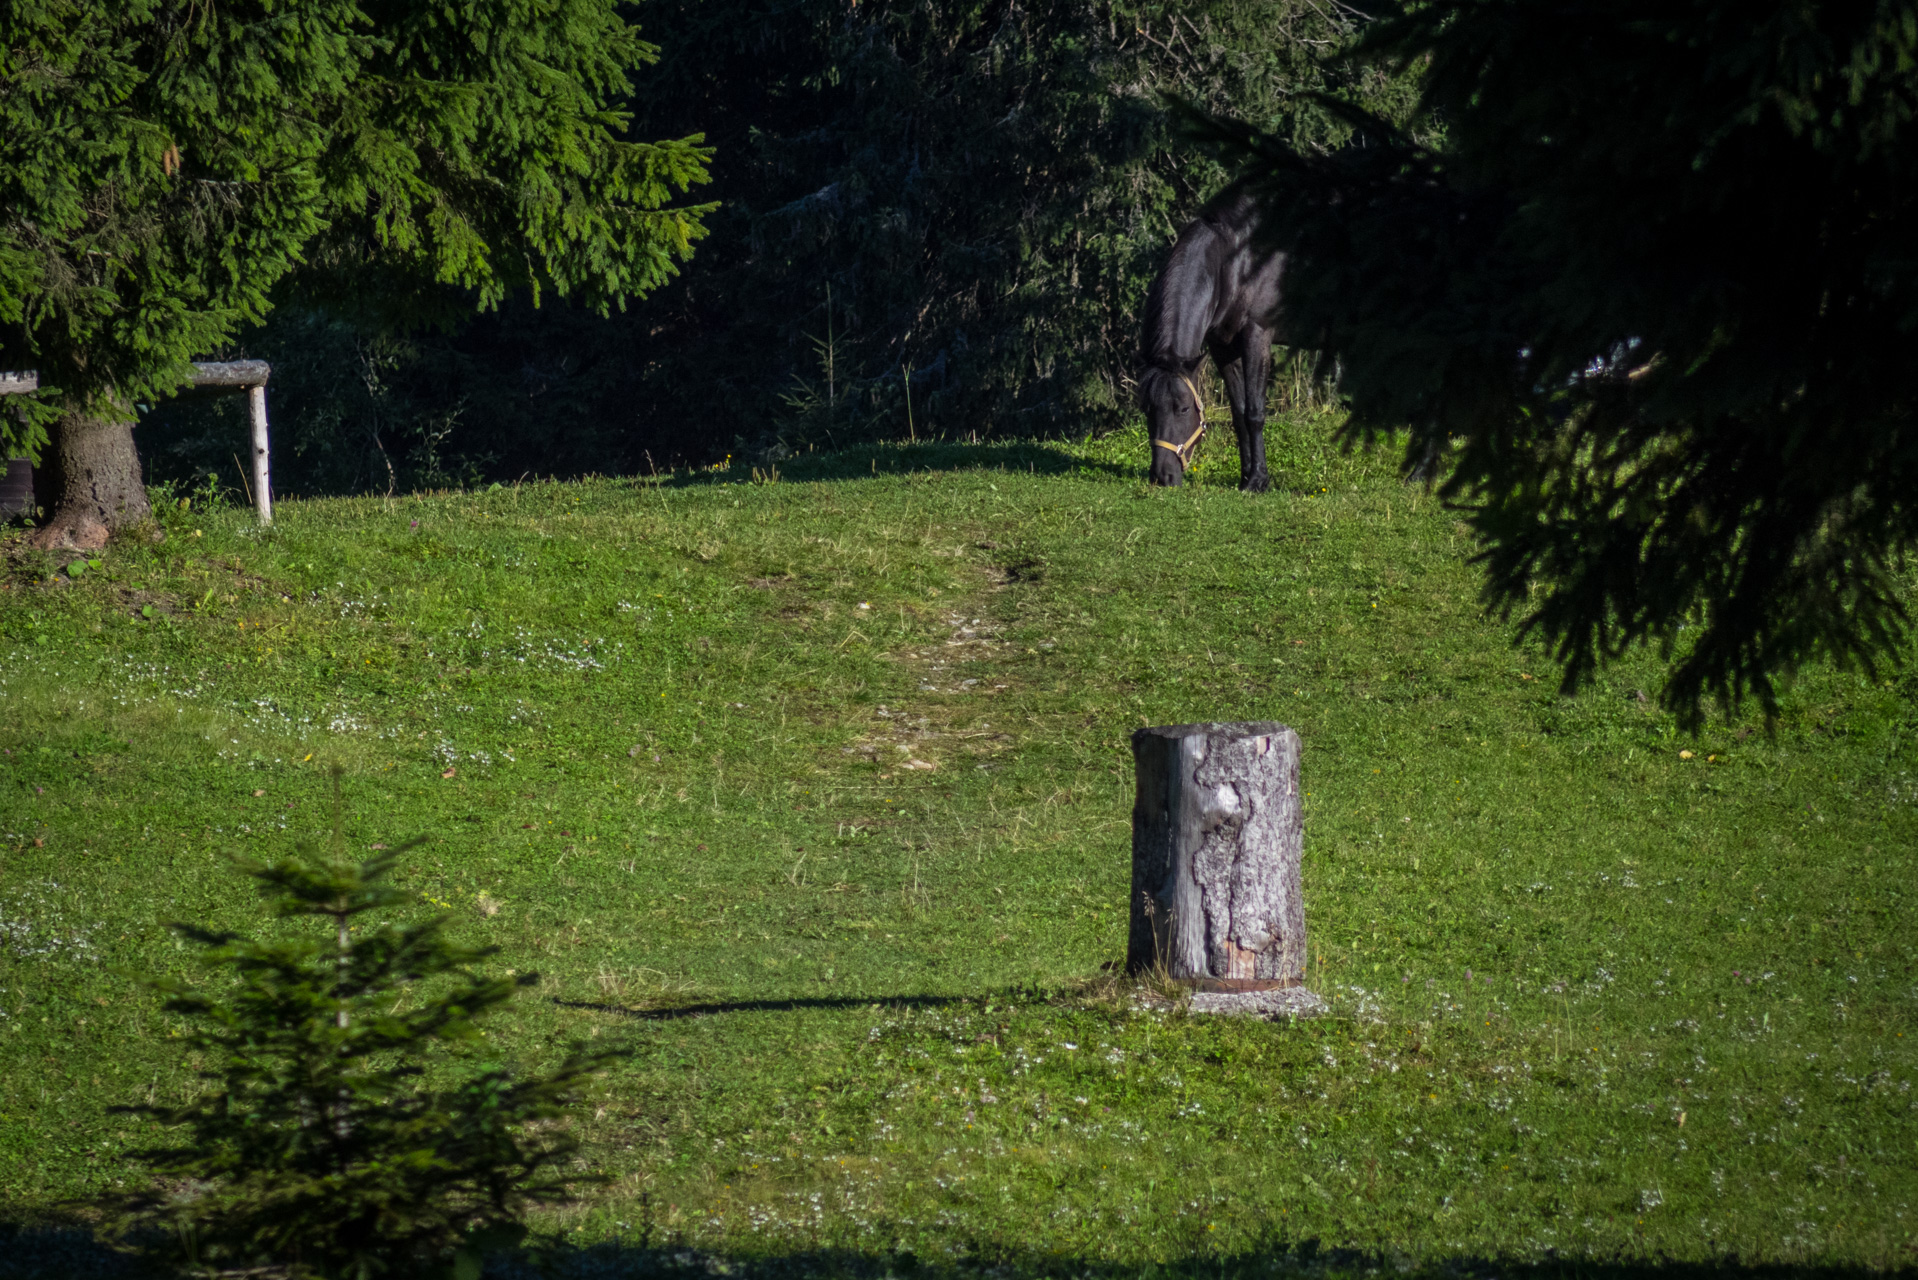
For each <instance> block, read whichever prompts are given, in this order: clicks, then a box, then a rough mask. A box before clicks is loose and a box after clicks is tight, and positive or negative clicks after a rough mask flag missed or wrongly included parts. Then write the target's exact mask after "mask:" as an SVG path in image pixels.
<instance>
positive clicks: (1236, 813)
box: [1126, 721, 1305, 990]
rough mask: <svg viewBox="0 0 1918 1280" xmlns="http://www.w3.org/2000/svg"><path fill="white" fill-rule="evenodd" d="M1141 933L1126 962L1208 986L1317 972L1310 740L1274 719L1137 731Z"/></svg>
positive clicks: (1276, 983)
mask: <svg viewBox="0 0 1918 1280" xmlns="http://www.w3.org/2000/svg"><path fill="white" fill-rule="evenodd" d="M1132 755H1133V762H1134V765H1135V767H1136V769H1137V774H1138V792H1137V799H1136V801H1135V802H1134V805H1133V809H1132V929H1131V937H1130V939H1129V942H1128V945H1127V948H1126V969H1127V971H1128V972H1131V973H1145V972H1149V971H1152V970H1155V969H1162V970H1163V971H1164V973H1165V974H1166V975H1167V976H1169V977H1172V978H1175V979H1179V980H1181V981H1184V982H1189V983H1191V984H1193V985H1194V986H1197V987H1199V988H1200V989H1202V990H1257V989H1260V988H1265V987H1281V986H1295V985H1297V984H1298V983H1299V982H1301V981H1303V979H1304V977H1305V903H1304V900H1303V898H1302V896H1301V892H1300V887H1299V861H1300V857H1301V855H1302V853H1303V845H1304V826H1303V815H1302V812H1301V808H1300V796H1299V736H1298V735H1297V734H1296V733H1294V732H1293V731H1292V730H1291V729H1289V728H1287V727H1286V726H1285V725H1282V724H1276V723H1273V722H1270V721H1251V722H1240V723H1235V724H1181V725H1167V726H1162V727H1159V728H1152V729H1140V730H1138V731H1137V732H1136V733H1134V734H1133V735H1132Z"/></svg>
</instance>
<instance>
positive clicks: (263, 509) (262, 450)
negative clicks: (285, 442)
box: [246, 382, 273, 525]
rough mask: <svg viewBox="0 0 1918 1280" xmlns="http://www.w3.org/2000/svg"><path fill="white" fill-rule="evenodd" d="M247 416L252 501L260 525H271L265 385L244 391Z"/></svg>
mask: <svg viewBox="0 0 1918 1280" xmlns="http://www.w3.org/2000/svg"><path fill="white" fill-rule="evenodd" d="M246 407H247V412H248V416H249V417H251V418H252V419H253V501H254V504H255V505H256V506H257V507H258V508H259V511H260V523H261V524H263V525H266V524H272V523H273V497H272V479H271V475H272V473H271V470H270V468H269V467H268V466H267V452H266V384H265V383H264V382H256V383H254V384H253V385H252V386H250V387H248V388H247V389H246Z"/></svg>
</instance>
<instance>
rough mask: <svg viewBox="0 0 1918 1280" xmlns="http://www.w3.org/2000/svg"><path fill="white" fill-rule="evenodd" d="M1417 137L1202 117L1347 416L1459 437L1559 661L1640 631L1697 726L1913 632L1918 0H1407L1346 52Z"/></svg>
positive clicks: (1591, 666) (1473, 481)
mask: <svg viewBox="0 0 1918 1280" xmlns="http://www.w3.org/2000/svg"><path fill="white" fill-rule="evenodd" d="M1353 56H1354V57H1355V58H1357V59H1359V60H1369V61H1373V62H1377V63H1380V64H1382V65H1385V66H1388V67H1404V68H1409V69H1411V70H1413V71H1415V72H1416V73H1417V75H1418V76H1419V77H1420V87H1421V92H1422V98H1421V113H1420V116H1421V118H1422V119H1424V120H1426V121H1429V122H1433V123H1435V124H1437V125H1439V126H1442V132H1441V133H1439V134H1438V140H1437V141H1435V142H1432V143H1431V144H1430V145H1424V144H1422V143H1421V141H1420V140H1419V139H1415V138H1412V137H1409V136H1406V135H1405V134H1402V133H1401V132H1399V131H1398V130H1397V129H1395V128H1393V127H1392V125H1391V124H1390V123H1389V122H1386V121H1383V120H1378V119H1375V118H1371V117H1368V116H1367V115H1366V113H1365V112H1363V111H1360V110H1358V109H1356V106H1355V105H1346V106H1343V107H1340V108H1338V109H1340V110H1341V111H1342V112H1343V114H1345V116H1346V117H1347V119H1348V120H1350V121H1352V122H1353V123H1354V125H1355V126H1356V127H1357V129H1358V131H1359V133H1360V134H1361V135H1362V141H1363V145H1355V146H1351V147H1346V148H1343V149H1339V150H1335V151H1332V152H1330V153H1329V154H1328V153H1319V152H1314V151H1312V150H1311V149H1309V148H1302V147H1299V146H1296V145H1293V143H1292V141H1291V140H1288V139H1283V138H1279V137H1275V136H1273V135H1271V134H1270V133H1269V132H1265V133H1261V132H1260V131H1259V130H1258V129H1256V128H1246V127H1233V126H1220V127H1214V128H1213V130H1212V133H1213V135H1214V136H1215V137H1218V136H1224V137H1226V138H1228V139H1230V140H1231V141H1232V142H1233V143H1234V144H1235V146H1236V149H1237V151H1238V153H1239V155H1240V156H1241V157H1244V158H1249V159H1250V161H1251V165H1250V168H1251V170H1252V172H1253V173H1254V175H1255V176H1256V177H1257V179H1258V180H1259V181H1260V183H1261V189H1262V191H1263V193H1264V196H1265V199H1266V201H1267V203H1268V207H1269V210H1270V214H1269V217H1268V219H1267V221H1268V225H1269V226H1271V227H1272V228H1274V230H1275V233H1276V234H1277V235H1278V236H1279V237H1280V239H1281V240H1282V242H1283V244H1284V245H1285V247H1287V248H1289V249H1291V250H1293V251H1294V252H1293V258H1292V262H1291V265H1290V267H1289V268H1288V277H1287V278H1288V282H1289V285H1290V291H1289V302H1290V304H1291V306H1292V307H1293V310H1294V316H1295V318H1296V320H1297V321H1298V323H1299V326H1300V328H1301V330H1302V331H1304V332H1306V333H1310V334H1314V335H1318V337H1319V340H1320V341H1322V342H1323V344H1324V345H1325V347H1326V348H1327V349H1329V350H1330V351H1331V352H1332V353H1333V354H1335V355H1336V356H1337V357H1338V359H1339V360H1340V362H1341V364H1342V366H1343V370H1344V377H1343V382H1342V385H1343V387H1344V389H1345V391H1346V392H1347V393H1348V394H1349V395H1350V397H1351V400H1352V406H1353V409H1354V416H1353V418H1352V430H1353V432H1354V433H1355V435H1359V436H1363V435H1366V434H1368V433H1371V432H1375V431H1380V430H1384V429H1389V428H1394V427H1397V426H1400V425H1404V424H1411V425H1412V426H1413V427H1414V431H1415V437H1416V438H1415V440H1414V444H1413V452H1412V454H1411V455H1409V457H1408V465H1412V464H1415V463H1416V462H1417V460H1418V459H1419V458H1420V457H1422V456H1423V454H1424V450H1425V448H1426V447H1427V445H1428V444H1432V443H1436V442H1437V441H1439V440H1440V439H1443V438H1446V437H1449V438H1452V439H1455V440H1458V441H1460V442H1461V445H1462V447H1461V450H1460V452H1459V453H1458V455H1457V458H1456V465H1455V467H1454V469H1453V470H1452V472H1451V474H1450V477H1449V479H1448V480H1447V482H1446V488H1445V492H1446V494H1447V495H1448V496H1449V497H1451V498H1452V499H1454V500H1456V501H1458V502H1460V503H1461V504H1463V505H1464V506H1466V507H1467V508H1468V509H1469V510H1470V512H1471V515H1472V519H1473V520H1474V521H1475V523H1476V525H1477V530H1478V533H1479V536H1480V538H1481V539H1482V542H1483V545H1484V554H1483V557H1482V563H1483V564H1484V565H1485V567H1486V570H1487V584H1488V593H1487V594H1488V599H1489V600H1490V602H1491V603H1492V604H1493V606H1494V607H1495V608H1496V609H1499V610H1503V611H1508V612H1515V613H1518V614H1521V615H1523V617H1524V619H1525V626H1526V628H1527V629H1528V631H1530V632H1531V633H1532V634H1535V635H1537V636H1539V637H1541V638H1542V639H1544V640H1545V641H1546V642H1547V643H1549V644H1550V645H1551V646H1553V648H1554V649H1555V650H1556V651H1557V653H1558V655H1559V656H1560V658H1561V659H1562V661H1563V663H1564V667H1565V673H1566V684H1567V685H1568V686H1577V685H1579V684H1581V683H1583V682H1585V681H1586V680H1588V679H1589V678H1591V676H1592V675H1593V674H1594V672H1595V671H1596V670H1597V668H1598V667H1599V666H1600V665H1601V664H1602V663H1603V662H1604V661H1605V660H1606V659H1608V658H1610V657H1614V656H1616V655H1619V654H1621V653H1623V652H1624V651H1625V650H1627V649H1629V648H1631V647H1633V646H1635V645H1640V644H1650V645H1653V646H1656V647H1661V648H1663V649H1665V650H1666V651H1667V652H1669V653H1671V654H1672V655H1673V656H1674V658H1675V659H1676V661H1675V662H1674V665H1673V667H1672V674H1671V677H1670V680H1669V682H1668V684H1667V687H1666V690H1665V701H1666V703H1667V705H1668V706H1670V707H1672V708H1673V709H1674V710H1676V711H1677V712H1679V713H1680V714H1681V715H1682V716H1683V717H1685V718H1687V719H1688V720H1689V721H1690V722H1691V723H1693V724H1696V723H1698V721H1699V719H1700V717H1701V716H1702V714H1703V708H1704V706H1705V705H1706V704H1707V703H1708V702H1710V701H1711V700H1713V699H1717V700H1720V701H1722V702H1723V703H1725V704H1729V705H1735V704H1736V703H1737V702H1738V700H1739V699H1740V698H1742V697H1744V696H1747V695H1756V696H1757V698H1758V699H1759V700H1760V702H1761V703H1762V704H1763V705H1764V707H1765V709H1766V710H1767V712H1773V711H1775V710H1776V709H1777V706H1778V703H1777V693H1776V688H1775V682H1776V677H1777V676H1778V675H1779V674H1780V673H1782V672H1787V671H1789V670H1791V669H1792V668H1793V667H1794V666H1796V665H1798V664H1800V663H1802V662H1804V661H1807V660H1809V659H1811V658H1814V657H1825V658H1830V659H1834V660H1836V661H1838V662H1841V663H1851V664H1855V665H1857V666H1860V667H1863V668H1866V669H1871V668H1872V667H1873V666H1874V665H1875V664H1877V663H1879V662H1882V661H1884V660H1886V659H1895V658H1896V656H1897V655H1898V654H1899V652H1900V651H1901V648H1902V646H1903V643H1904V636H1905V634H1906V624H1907V618H1906V611H1905V607H1904V604H1903V598H1904V592H1905V590H1906V588H1905V585H1904V584H1905V579H1904V578H1903V575H1902V571H1901V568H1900V562H1901V558H1902V557H1903V556H1905V555H1906V554H1908V553H1909V552H1910V551H1911V550H1912V549H1913V548H1914V547H1918V501H1915V500H1914V495H1918V394H1914V386H1915V385H1918V384H1914V382H1913V379H1912V369H1913V347H1912V342H1913V336H1914V334H1918V3H1914V2H1913V0H1861V2H1857V3H1848V2H1847V3H1840V2H1837V0H1822V2H1821V0H1811V2H1807V0H1763V2H1757V0H1548V2H1546V3H1540V2H1539V0H1434V2H1433V3H1425V4H1419V5H1413V6H1405V7H1404V8H1403V9H1402V10H1401V11H1399V12H1398V13H1397V14H1396V16H1392V17H1389V18H1388V19H1387V20H1385V21H1382V22H1380V23H1378V24H1376V25H1374V26H1373V27H1371V28H1369V29H1368V30H1367V31H1366V33H1365V34H1364V36H1363V38H1362V40H1361V42H1360V44H1359V47H1358V48H1357V50H1356V52H1355V53H1354V55H1353Z"/></svg>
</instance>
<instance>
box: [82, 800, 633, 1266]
mask: <svg viewBox="0 0 1918 1280" xmlns="http://www.w3.org/2000/svg"><path fill="white" fill-rule="evenodd" d="M338 788H339V782H338V775H337V773H336V774H335V779H334V804H335V821H334V840H333V846H332V848H331V850H329V851H328V852H327V853H326V854H324V855H319V854H316V853H315V852H314V851H312V850H307V851H304V852H303V854H302V855H301V856H295V857H292V858H288V859H285V860H284V861H281V862H278V863H275V864H274V865H272V866H266V865H262V864H259V863H252V862H242V863H241V866H242V868H243V869H244V871H245V872H246V874H247V875H249V876H251V877H252V878H253V880H254V881H255V882H256V883H257V884H258V886H259V888H260V891H261V893H262V894H263V895H264V897H265V898H266V900H267V902H268V903H269V904H270V908H271V910H272V912H273V914H274V915H276V916H277V917H279V918H280V919H281V920H285V921H288V922H290V923H291V924H292V925H293V926H294V927H293V928H292V929H290V930H287V931H286V932H285V933H284V934H283V935H282V936H280V937H277V938H273V939H271V940H261V939H255V938H249V937H246V936H243V935H241V934H237V933H228V932H215V931H213V930H209V929H204V928H200V927H198V926H195V925H190V924H176V925H174V928H175V929H176V930H177V931H178V932H179V933H180V934H181V935H182V936H183V937H185V938H188V939H190V940H192V941H193V942H196V943H198V944H200V945H201V946H203V947H205V948H206V954H205V959H206V960H207V961H208V962H209V963H210V964H211V965H213V966H214V967H216V968H217V969H220V970H222V971H224V972H225V974H226V975H228V976H229V977H230V978H231V979H232V986H231V987H230V988H229V989H225V990H220V989H213V988H205V987H194V986H191V985H189V984H186V983H183V982H178V981H172V980H160V981H156V982H154V983H153V984H152V985H153V986H154V987H156V988H157V989H158V990H160V991H162V992H164V993H165V994H166V995H167V997H168V999H167V1002H166V1005H165V1008H166V1010H167V1011H168V1012H169V1013H175V1014H181V1015H185V1016H186V1017H187V1018H189V1019H191V1020H192V1021H193V1023H194V1026H193V1029H192V1030H191V1031H190V1032H189V1033H188V1034H187V1035H186V1036H185V1038H184V1039H183V1040H182V1045H183V1047H184V1048H186V1049H187V1050H189V1051H191V1052H195V1053H197V1054H199V1055H202V1057H203V1062H204V1065H203V1068H202V1070H201V1072H200V1074H201V1077H202V1079H203V1080H204V1081H205V1082H206V1088H204V1089H203V1090H201V1091H200V1092H199V1094H198V1095H197V1096H196V1097H195V1098H194V1099H193V1100H191V1101H189V1102H186V1103H184V1104H182V1105H179V1106H137V1107H130V1108H127V1110H129V1111H133V1112H136V1113H141V1114H146V1115H151V1116H154V1117H156V1118H158V1119H159V1120H161V1121H162V1122H163V1123H165V1124H167V1125H170V1126H175V1127H176V1128H177V1129H178V1130H179V1131H180V1132H179V1141H178V1142H177V1143H176V1144H174V1145H170V1146H165V1147H160V1148H156V1149H151V1150H148V1151H145V1152H142V1153H140V1156H141V1158H142V1159H143V1160H144V1161H145V1162H146V1163H147V1164H149V1165H150V1166H151V1167H152V1168H153V1170H154V1172H155V1173H156V1174H158V1175H159V1178H158V1180H157V1183H158V1185H157V1188H156V1189H154V1190H149V1191H145V1192H139V1193H135V1194H133V1195H131V1196H129V1197H127V1198H126V1199H125V1200H123V1201H122V1202H121V1205H120V1207H121V1208H122V1209H123V1210H125V1211H127V1219H126V1220H127V1222H128V1224H129V1225H138V1226H144V1227H147V1228H155V1227H157V1228H161V1229H162V1230H161V1231H160V1232H158V1233H155V1238H164V1241H165V1243H164V1245H163V1246H162V1248H163V1249H164V1251H165V1252H167V1253H169V1254H171V1255H172V1257H171V1259H170V1260H172V1261H176V1262H181V1263H184V1264H186V1265H187V1266H189V1267H191V1268H194V1269H201V1270H207V1271H232V1270H236V1269H240V1270H243V1269H252V1268H269V1269H272V1270H274V1271H277V1272H280V1273H282V1274H288V1275H292V1276H296V1277H298V1276H323V1277H342V1278H351V1280H367V1278H370V1277H374V1276H380V1275H388V1274H393V1273H396V1272H413V1273H420V1272H425V1273H427V1274H450V1275H453V1276H458V1277H461V1278H462V1280H466V1278H468V1277H477V1276H478V1274H479V1258H480V1254H481V1253H482V1252H483V1251H484V1250H485V1249H487V1248H489V1247H493V1246H497V1245H500V1244H506V1243H510V1242H512V1241H514V1240H517V1239H518V1237H519V1236H520V1235H521V1234H522V1233H523V1230H524V1228H523V1226H522V1219H523V1216H524V1214H525V1212H526V1210H527V1209H528V1208H529V1207H531V1206H533V1205H536V1204H540V1203H550V1202H557V1201H561V1200H564V1199H566V1198H568V1195H569V1193H570V1191H571V1189H572V1188H573V1187H575V1186H578V1185H580V1184H582V1183H587V1182H592V1181H595V1180H596V1179H595V1178H594V1177H592V1176H590V1175H582V1174H579V1173H577V1172H574V1171H573V1170H572V1169H571V1168H570V1164H571V1158H572V1155H573V1153H574V1151H575V1150H576V1147H577V1143H576V1142H574V1141H573V1140H572V1139H571V1138H569V1137H567V1136H565V1135H564V1134H563V1133H561V1132H558V1131H556V1130H555V1129H553V1128H552V1127H550V1126H539V1125H536V1124H535V1122H538V1121H544V1120H552V1119H556V1118H558V1117H559V1116H561V1115H562V1114H563V1113H564V1111H565V1108H566V1106H567V1104H568V1102H569V1101H570V1099H571V1097H572V1095H573V1093H574V1091H575V1090H576V1089H577V1088H578V1087H579V1086H580V1085H581V1083H582V1082H583V1081H584V1079H585V1078H586V1077H587V1076H588V1075H589V1074H591V1073H592V1072H593V1071H594V1070H596V1069H597V1067H598V1066H599V1065H600V1063H601V1062H602V1061H603V1055H602V1056H588V1055H582V1054H578V1053H575V1054H574V1055H573V1056H571V1057H569V1058H568V1059H567V1060H566V1061H565V1062H564V1063H563V1064H562V1065H561V1066H560V1067H559V1069H558V1070H556V1071H555V1072H553V1073H552V1074H551V1075H547V1076H540V1077H524V1078H522V1077H519V1076H516V1075H514V1074H513V1073H512V1072H510V1071H508V1070H506V1069H505V1068H503V1067H501V1066H498V1065H492V1066H485V1067H481V1068H479V1069H478V1070H477V1071H474V1070H470V1069H469V1070H467V1071H465V1072H461V1071H460V1070H459V1069H458V1067H457V1065H456V1064H455V1063H454V1062H452V1061H449V1059H451V1058H452V1057H453V1056H454V1055H455V1053H457V1051H458V1050H460V1049H466V1048H470V1047H473V1046H476V1045H477V1044H478V1043H479V1042H480V1041H481V1040H482V1038H483V1036H484V1033H483V1032H482V1031H481V1030H480V1028H479V1025H478V1022H479V1019H480V1017H481V1016H482V1015H483V1014H485V1013H486V1012H487V1011H489V1010H491V1009H494V1008H496V1007H498V1006H500V1005H502V1004H504V1003H506V1002H507V1001H508V1000H509V999H511V997H512V995H513V991H514V988H515V987H517V986H526V985H531V984H532V983H533V982H536V981H537V975H533V974H527V975H522V976H521V977H520V978H519V979H518V980H517V981H514V980H510V979H501V978H490V977H485V976H482V975H481V974H480V973H479V972H478V971H477V969H476V966H477V965H478V963H479V962H480V961H481V960H483V959H485V958H486V957H487V956H489V955H491V954H492V953H493V951H494V950H495V948H490V947H488V948H474V947H467V946H462V945H460V944H459V943H456V942H454V941H452V940H451V939H450V938H448V937H447V936H446V924H447V917H445V916H436V917H433V918H430V919H427V920H423V921H416V922H412V923H404V922H398V921H395V920H392V919H389V918H381V917H383V916H384V915H386V913H391V912H393V911H394V910H395V909H397V908H399V907H400V906H401V905H402V904H404V903H408V902H410V901H412V900H413V895H411V894H408V893H406V892H405V891H403V890H401V889H398V888H396V887H394V886H393V885H391V884H389V883H387V877H388V874H389V873H390V872H391V871H392V869H393V866H394V863H395V861H396V860H397V859H398V857H399V856H400V855H401V854H402V853H404V852H405V851H406V850H407V849H410V848H412V847H414V845H415V844H417V843H418V842H417V841H415V842H412V843H409V844H406V845H402V846H400V847H399V848H397V849H394V850H392V851H391V852H388V853H383V854H381V855H380V856H378V857H375V858H373V859H370V860H368V861H366V862H363V863H360V864H358V865H354V864H353V863H351V862H350V861H348V860H347V859H346V858H345V857H344V856H343V849H342V846H341V842H340V838H339V829H340V828H339V820H338V804H339V799H338V796H339V791H338Z"/></svg>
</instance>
